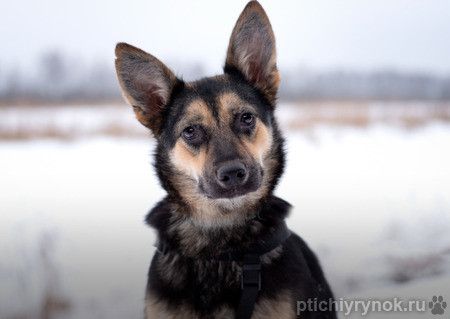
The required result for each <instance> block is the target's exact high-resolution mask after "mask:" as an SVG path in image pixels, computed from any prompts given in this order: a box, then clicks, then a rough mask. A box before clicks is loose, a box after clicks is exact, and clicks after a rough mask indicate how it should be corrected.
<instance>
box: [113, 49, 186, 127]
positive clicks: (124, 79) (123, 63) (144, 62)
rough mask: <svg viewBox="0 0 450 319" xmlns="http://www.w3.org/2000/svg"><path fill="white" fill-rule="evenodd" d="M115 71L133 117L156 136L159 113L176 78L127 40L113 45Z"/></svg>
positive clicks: (159, 62)
mask: <svg viewBox="0 0 450 319" xmlns="http://www.w3.org/2000/svg"><path fill="white" fill-rule="evenodd" d="M116 72H117V77H118V79H119V83H120V87H121V88H122V93H123V96H124V98H125V99H126V100H127V102H128V103H129V104H130V105H131V106H132V107H133V109H134V112H135V113H136V118H137V119H138V120H139V122H141V123H142V124H143V125H144V126H146V127H148V128H150V129H151V130H152V132H153V134H154V135H155V136H158V135H159V134H160V133H161V132H160V130H161V125H162V113H163V111H164V108H165V107H166V105H167V103H168V102H169V99H170V96H171V93H172V90H173V88H174V86H175V84H176V83H177V81H178V79H177V78H176V76H175V75H174V74H173V73H172V71H170V70H169V68H167V67H166V66H165V65H164V64H163V63H162V62H161V61H159V60H158V59H157V58H155V57H154V56H152V55H150V54H148V53H146V52H144V51H142V50H140V49H138V48H136V47H133V46H131V45H129V44H127V43H119V44H117V46H116Z"/></svg>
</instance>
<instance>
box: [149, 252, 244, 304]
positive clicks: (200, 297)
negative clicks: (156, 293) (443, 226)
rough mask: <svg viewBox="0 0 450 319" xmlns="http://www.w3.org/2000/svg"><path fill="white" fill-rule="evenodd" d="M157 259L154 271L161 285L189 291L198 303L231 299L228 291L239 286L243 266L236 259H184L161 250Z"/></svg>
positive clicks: (171, 288) (188, 294)
mask: <svg viewBox="0 0 450 319" xmlns="http://www.w3.org/2000/svg"><path fill="white" fill-rule="evenodd" d="M154 259H155V260H154V262H153V263H152V269H151V272H155V278H154V279H156V280H158V281H159V283H158V284H159V285H162V286H163V287H164V288H165V289H167V290H168V291H170V290H174V291H178V292H180V291H186V292H189V293H187V294H184V296H185V297H186V298H187V299H190V300H191V301H193V302H195V303H196V304H197V303H201V304H205V305H208V304H211V303H213V302H214V299H221V300H224V299H227V298H226V297H227V296H226V295H227V292H229V291H230V290H234V289H237V288H239V284H240V275H241V271H242V268H241V266H240V265H238V264H237V263H236V262H231V261H219V260H208V259H200V258H199V259H195V258H183V257H180V256H179V255H178V254H172V253H167V254H165V255H163V254H159V253H158V254H157V255H155V257H154ZM150 286H151V282H150ZM193 299H195V300H193Z"/></svg>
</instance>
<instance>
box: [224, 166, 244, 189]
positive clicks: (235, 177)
mask: <svg viewBox="0 0 450 319" xmlns="http://www.w3.org/2000/svg"><path fill="white" fill-rule="evenodd" d="M247 177H248V172H247V169H246V168H245V166H244V164H242V163H241V162H239V161H228V162H225V163H223V164H221V165H220V167H219V169H218V170H217V181H218V182H219V184H220V185H221V186H222V187H223V188H226V189H230V188H234V187H238V186H241V185H243V184H244V183H245V182H246V181H247Z"/></svg>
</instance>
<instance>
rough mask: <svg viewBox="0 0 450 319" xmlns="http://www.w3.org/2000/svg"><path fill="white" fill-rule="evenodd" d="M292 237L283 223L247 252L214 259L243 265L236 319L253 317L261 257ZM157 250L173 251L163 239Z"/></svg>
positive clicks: (159, 242) (258, 287) (258, 288)
mask: <svg viewBox="0 0 450 319" xmlns="http://www.w3.org/2000/svg"><path fill="white" fill-rule="evenodd" d="M290 236H291V232H290V231H289V229H288V228H287V226H286V223H285V222H282V223H281V224H280V225H279V226H278V227H277V228H275V230H274V231H273V232H271V233H269V234H268V235H267V236H265V237H263V238H262V239H261V240H259V241H258V242H257V243H255V244H253V245H250V246H249V247H248V248H247V249H246V250H231V251H228V252H225V253H222V254H220V255H219V256H216V257H214V259H216V260H219V261H227V262H232V261H234V262H237V263H240V264H242V272H241V297H240V299H239V305H238V308H237V311H236V319H250V318H251V316H252V313H253V310H254V308H255V304H256V300H257V298H258V295H259V291H260V290H261V286H262V282H261V271H262V267H261V256H262V255H264V254H267V253H268V252H271V251H272V250H274V249H275V248H277V247H278V246H280V245H282V244H283V243H284V242H285V241H286V240H287V239H288V238H289V237H290ZM156 248H157V249H158V252H159V253H161V254H163V255H165V254H167V253H168V252H169V251H170V250H173V249H170V247H169V245H168V243H167V242H165V241H164V240H161V239H159V240H158V244H157V245H156Z"/></svg>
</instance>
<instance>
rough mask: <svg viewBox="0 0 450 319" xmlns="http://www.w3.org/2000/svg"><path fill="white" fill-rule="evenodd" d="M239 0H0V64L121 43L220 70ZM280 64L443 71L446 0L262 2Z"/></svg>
mask: <svg viewBox="0 0 450 319" xmlns="http://www.w3.org/2000/svg"><path fill="white" fill-rule="evenodd" d="M246 2H247V1H241V0H231V1H230V0H227V1H212V0H198V1H187V0H179V1H168V0H164V1H163V0H160V1H149V0H128V1H120V2H119V1H106V0H97V1H95V0H65V1H62V0H39V1H36V0H9V1H7V0H1V1H0V12H1V20H0V39H1V43H2V44H1V50H0V67H4V66H5V65H6V66H11V65H12V64H13V63H20V64H21V65H28V66H32V65H33V64H35V63H36V60H37V57H38V56H39V55H40V54H42V53H43V52H45V51H48V50H49V49H61V50H63V51H64V52H65V53H68V54H70V55H71V56H73V57H80V59H81V60H82V61H89V62H92V61H102V60H104V61H105V63H112V60H113V50H114V45H115V43H116V42H119V41H125V42H129V43H131V44H134V45H136V46H139V47H141V48H142V49H144V50H146V51H148V52H150V53H152V54H154V55H156V56H158V57H160V58H161V59H162V60H165V61H177V63H184V62H198V61H200V62H203V63H205V65H206V66H207V68H208V71H211V72H219V71H220V69H221V66H222V64H223V60H224V55H225V50H226V45H227V43H228V38H229V35H230V33H231V30H232V27H233V25H234V23H235V21H236V19H237V17H238V15H239V13H240V11H241V10H242V9H243V8H244V6H245V4H246ZM261 3H262V5H263V6H264V7H265V9H266V11H267V13H268V15H269V18H270V19H271V21H272V25H273V27H274V30H275V34H276V37H277V47H278V60H279V64H280V65H281V66H282V67H290V66H306V67H311V68H316V69H328V68H340V69H344V68H350V69H356V70H360V69H362V70H372V69H377V68H386V67H393V68H396V69H400V70H419V71H432V72H438V73H446V72H450V1H449V0H339V1H337V0H292V1H280V0H278V1H275V0H272V1H269V0H265V1H264V0H262V1H261Z"/></svg>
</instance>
